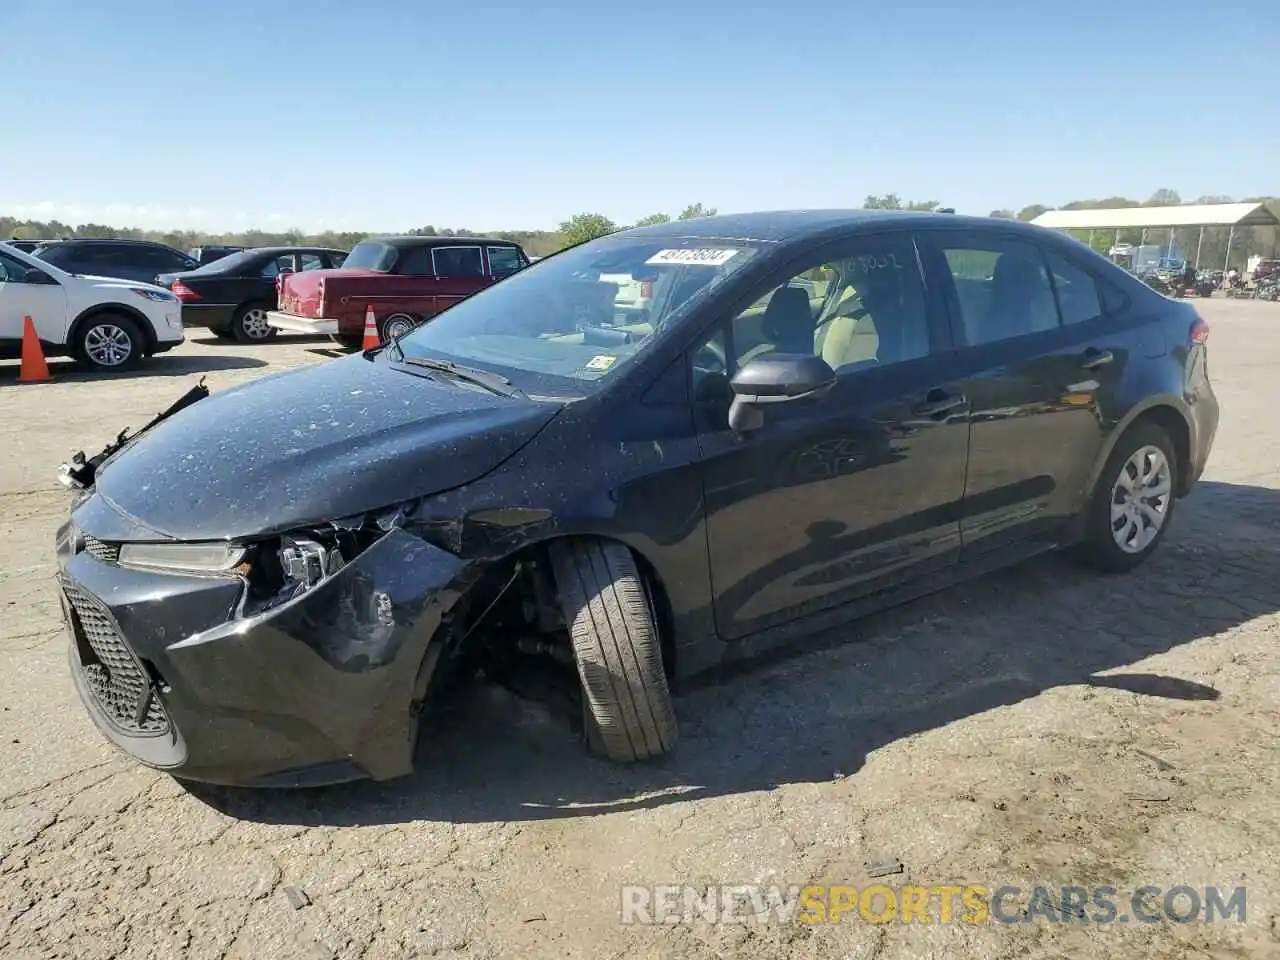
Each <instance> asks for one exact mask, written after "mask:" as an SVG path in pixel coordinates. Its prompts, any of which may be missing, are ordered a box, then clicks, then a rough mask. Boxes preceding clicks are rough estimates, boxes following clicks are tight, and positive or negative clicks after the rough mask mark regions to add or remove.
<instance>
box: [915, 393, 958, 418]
mask: <svg viewBox="0 0 1280 960" xmlns="http://www.w3.org/2000/svg"><path fill="white" fill-rule="evenodd" d="M968 402H969V401H968V399H967V398H966V397H964V396H963V395H962V394H956V393H943V392H942V391H941V390H931V391H929V395H928V397H926V398H925V402H924V403H922V404H920V406H918V407H916V408H914V409H913V410H912V411H911V412H912V413H913V414H914V415H915V416H917V417H940V416H942V415H943V414H944V413H950V412H951V411H952V410H958V409H960V408H961V407H963V406H964V405H965V404H966V403H968Z"/></svg>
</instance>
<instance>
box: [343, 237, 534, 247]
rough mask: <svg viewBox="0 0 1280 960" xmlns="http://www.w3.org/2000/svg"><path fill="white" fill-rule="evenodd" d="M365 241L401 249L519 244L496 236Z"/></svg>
mask: <svg viewBox="0 0 1280 960" xmlns="http://www.w3.org/2000/svg"><path fill="white" fill-rule="evenodd" d="M365 241H377V242H378V243H385V244H387V245H388V246H392V247H396V248H397V249H401V250H403V249H406V248H408V247H458V246H463V247H469V246H474V245H476V244H485V245H487V246H495V247H518V246H520V244H518V243H517V242H516V241H514V240H499V239H498V238H497V237H365V238H364V240H361V241H360V242H361V243H364V242H365Z"/></svg>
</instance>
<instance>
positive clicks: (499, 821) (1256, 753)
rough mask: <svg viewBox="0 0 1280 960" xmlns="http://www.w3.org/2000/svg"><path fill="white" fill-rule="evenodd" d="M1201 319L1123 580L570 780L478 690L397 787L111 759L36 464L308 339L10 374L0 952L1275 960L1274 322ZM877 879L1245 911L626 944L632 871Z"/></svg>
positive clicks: (753, 683)
mask: <svg viewBox="0 0 1280 960" xmlns="http://www.w3.org/2000/svg"><path fill="white" fill-rule="evenodd" d="M1202 309H1203V311H1204V313H1205V315H1206V317H1207V318H1208V319H1209V321H1210V322H1211V323H1212V324H1214V329H1213V334H1212V338H1211V342H1210V350H1211V375H1212V376H1213V378H1214V380H1215V384H1216V389H1217V392H1218V396H1219V399H1220V401H1221V403H1222V415H1223V422H1222V427H1221V430H1220V432H1219V435H1218V440H1217V443H1216V447H1215V450H1214V454H1213V458H1212V460H1211V462H1210V464H1209V469H1208V473H1207V474H1206V476H1205V478H1204V480H1203V481H1202V482H1201V484H1200V486H1199V488H1198V489H1197V490H1196V492H1195V493H1194V494H1193V495H1192V496H1191V497H1190V498H1189V499H1187V500H1186V501H1183V502H1182V503H1181V504H1180V508H1179V512H1178V516H1177V517H1176V518H1175V519H1174V527H1173V529H1172V531H1171V533H1170V536H1169V537H1168V539H1167V540H1166V541H1165V544H1164V545H1163V547H1162V548H1161V550H1160V551H1159V552H1158V553H1157V555H1156V557H1155V558H1154V559H1153V560H1152V561H1151V562H1150V563H1149V564H1148V565H1146V566H1145V567H1144V568H1142V569H1141V570H1140V571H1139V572H1137V573H1135V574H1131V575H1129V576H1127V577H1113V578H1102V577H1098V576H1095V575H1093V574H1090V573H1086V572H1082V571H1080V570H1078V569H1076V568H1075V567H1073V566H1072V565H1070V564H1069V563H1067V562H1066V561H1064V560H1062V559H1059V558H1048V559H1046V560H1044V561H1042V562H1037V563H1034V564H1030V565H1027V566H1025V567H1022V568H1020V569H1017V570H1013V571H1010V572H1007V573H1004V574H1000V575H997V576H994V577H990V578H988V579H986V580H983V581H980V582H977V583H974V584H972V585H969V586H966V587H963V588H958V589H954V590H951V591H948V592H946V593H944V594H940V595H937V596H935V597H932V598H929V599H927V600H925V601H922V602H919V603H916V604H913V605H911V606H908V607H905V608H901V609H898V610H895V611H892V612H890V613H888V614H885V615H881V616H878V617H875V618H873V619H871V620H869V621H866V622H864V623H863V624H861V625H859V627H858V628H857V629H856V630H853V631H849V633H850V636H849V637H847V639H848V640H850V641H854V642H848V643H843V644H839V645H836V646H830V647H827V648H825V649H820V650H817V651H814V652H809V653H806V654H803V655H798V656H795V657H791V658H788V659H786V660H784V661H782V662H780V663H777V664H774V665H772V666H769V667H764V668H759V669H756V670H753V671H750V672H747V673H744V674H742V675H740V676H738V677H735V678H733V679H730V680H728V681H726V682H723V683H720V684H716V685H714V686H705V687H703V688H702V689H699V690H695V691H692V692H689V693H687V694H686V695H685V696H683V697H682V698H681V699H680V700H679V701H678V703H677V709H678V711H679V716H680V721H681V725H682V735H683V741H682V749H681V752H680V755H679V757H678V758H677V759H676V760H675V761H673V762H672V763H670V764H668V765H666V766H662V767H658V768H650V769H645V770H620V769H615V768H612V767H609V766H607V765H604V764H601V763H597V762H595V761H592V760H589V759H586V758H584V757H583V756H582V755H581V753H580V752H579V750H578V748H577V745H576V744H574V743H573V742H571V741H570V740H569V739H568V738H567V735H566V733H565V732H564V731H563V730H561V728H560V727H559V726H558V725H556V724H555V723H554V722H552V721H550V720H549V719H547V718H546V717H544V716H543V715H542V714H541V713H540V712H539V711H538V710H537V709H536V708H534V707H532V706H530V705H526V704H522V703H520V702H518V701H514V700H512V699H510V698H508V697H506V696H504V695H501V694H498V693H496V692H495V693H493V694H492V695H490V696H488V697H486V698H482V699H481V700H478V701H477V702H476V703H475V705H474V707H473V708H471V710H470V712H469V713H468V714H467V715H466V716H460V717H457V718H455V720H452V721H451V722H450V727H449V728H448V729H442V730H441V731H440V732H439V735H438V736H436V735H434V734H430V733H429V734H427V735H426V739H427V740H428V741H429V742H428V743H427V745H426V748H425V758H424V763H425V767H424V769H423V771H422V772H421V773H419V774H418V775H417V776H416V777H413V778H410V779H407V780H404V781H399V782H396V783H391V784H382V785H378V784H359V785H354V786H348V787H341V788H333V789H328V790H323V791H315V792H308V793H292V794H289V793H283V794H249V793H243V792H233V791H221V792H217V793H214V794H211V795H210V796H207V797H205V799H203V800H202V799H197V798H196V797H195V796H194V795H192V794H189V793H187V792H186V791H185V790H184V789H183V788H182V787H180V786H179V785H178V784H177V783H175V782H174V781H173V780H171V779H170V778H168V777H165V776H160V775H157V774H155V773H153V772H150V771H148V770H146V769H145V768H142V767H140V766H139V765H137V764H135V763H134V762H132V761H131V760H129V759H128V758H126V757H123V756H121V755H120V754H118V753H117V752H115V751H114V750H113V749H112V748H111V747H109V746H108V745H107V744H106V742H105V741H104V740H103V739H102V737H100V736H99V735H98V733H97V731H96V730H94V729H93V727H92V725H91V724H90V722H89V720H88V718H87V717H86V715H85V714H84V712H83V710H82V709H81V707H80V704H79V702H78V701H77V699H76V697H75V694H74V691H73V689H72V686H71V683H70V680H69V678H68V676H67V667H66V660H65V650H66V645H65V640H64V638H63V634H62V631H61V625H60V618H59V615H58V604H57V598H56V595H55V591H54V586H53V583H52V579H51V578H52V573H53V560H52V534H53V531H54V528H55V526H56V524H57V522H58V520H59V518H60V517H61V516H62V515H63V514H64V512H65V510H66V506H67V500H68V496H67V494H66V493H65V492H64V491H62V490H61V489H60V488H59V487H57V486H56V485H55V484H54V482H53V471H54V468H55V467H56V465H57V464H58V463H59V462H60V461H61V460H63V459H65V458H66V457H67V456H68V455H69V454H70V453H72V452H73V451H74V450H75V449H77V448H79V447H83V448H84V449H86V450H89V451H96V450H97V449H99V448H100V447H101V445H102V444H103V443H105V442H106V441H107V440H108V439H109V438H110V436H111V435H112V434H113V433H115V432H116V431H118V430H119V429H120V428H121V427H124V426H126V425H130V424H131V425H133V426H139V425H141V424H142V423H143V422H145V420H147V419H149V418H150V417H151V416H152V415H154V414H155V413H157V412H158V411H159V410H161V409H162V408H163V407H164V406H166V405H167V404H168V403H169V402H170V400H171V399H173V398H175V397H176V396H177V395H178V394H180V393H181V392H182V391H183V390H185V389H186V388H187V387H189V386H190V385H192V384H193V383H194V382H195V380H196V378H197V377H198V375H200V374H207V376H208V382H209V384H210V386H211V387H212V388H213V389H215V390H217V389H218V388H221V387H225V386H228V385H230V384H232V383H236V382H239V381H243V380H246V379H250V378H253V377H255V376H259V375H261V374H263V373H266V372H268V371H269V370H271V369H278V368H280V367H282V366H288V365H297V364H303V363H311V362H317V361H319V360H320V359H322V357H323V356H324V355H326V353H327V351H326V350H325V348H324V345H323V344H319V343H305V342H299V341H284V340H282V341H280V342H279V343H275V344H271V345H267V346H262V347H254V348H238V347H235V346H229V345H227V344H224V343H221V342H216V341H206V340H205V339H204V338H203V336H202V333H201V332H200V331H193V334H194V338H195V339H194V342H191V343H188V344H187V345H185V346H184V347H183V348H182V349H181V350H179V351H177V352H176V353H174V354H172V355H169V356H167V357H163V358H159V359H157V360H155V361H154V362H153V364H152V366H151V367H150V368H149V369H147V370H145V371H144V372H143V373H142V374H141V375H138V376H134V377H130V378H127V379H97V380H94V379H92V378H85V377H77V376H72V375H71V374H70V371H69V368H67V367H65V366H64V365H63V364H62V363H61V362H58V361H54V362H53V363H52V366H53V371H54V378H55V382H54V383H52V384H48V385H30V386H28V385H19V384H17V383H16V377H17V370H16V365H14V364H0V414H2V417H0V424H3V429H4V431H5V435H4V437H3V438H2V439H0V445H2V446H3V448H4V449H6V450H8V451H10V454H9V456H7V457H4V458H0V503H3V507H4V509H3V519H0V610H3V615H2V616H0V657H2V658H3V660H2V662H3V667H4V668H3V670H0V705H2V706H3V711H2V712H0V956H4V957H5V958H11V960H17V958H26V957H31V958H37V957H39V958H45V957H77V958H81V957H84V958H89V957H95V958H99V957H100V958H113V957H137V958H140V960H141V958H147V960H152V958H165V957H192V958H206V957H208V958H224V957H225V958H241V957H243V958H254V960H261V958H272V960H276V958H279V960H292V958H311V960H325V958H331V957H343V958H346V957H364V958H368V960H374V958H384V957H408V956H432V955H435V956H457V957H464V956H465V957H495V958H496V957H556V958H606V957H672V958H675V957H680V958H701V957H708V958H710V957H719V958H729V957H735V958H736V957H742V958H747V957H750V958H753V960H768V958H772V957H799V958H850V960H852V958H859V960H869V958H872V957H875V958H878V960H891V958H923V957H932V956H937V957H944V956H946V957H993V958H995V957H998V958H1006V957H1007V958H1013V957H1063V958H1066V957H1072V958H1076V957H1079V958H1084V957H1088V958H1090V960H1102V958H1109V957H1126V958H1128V957H1143V958H1156V957H1170V958H1174V957H1176V958H1189V957H1208V956H1214V957H1265V956H1273V955H1280V920H1277V919H1276V915H1277V914H1280V858H1277V856H1276V851H1277V850H1280V800H1278V799H1277V793H1276V784H1277V778H1278V777H1280V750H1278V749H1277V746H1276V736H1275V730H1276V723H1277V720H1278V719H1280V655H1278V654H1277V650H1276V642H1277V640H1278V639H1280V617H1278V616H1277V610H1278V609H1280V576H1278V575H1277V573H1276V570H1275V561H1276V559H1277V557H1280V540H1278V539H1277V532H1278V531H1280V509H1278V508H1280V426H1277V423H1276V421H1275V419H1274V417H1275V412H1276V410H1277V409H1280V378H1276V379H1272V378H1273V377H1276V375H1277V372H1280V304H1270V303H1258V304H1254V303H1248V302H1239V301H1227V300H1221V301H1212V302H1208V303H1204V304H1203V305H1202ZM269 415H270V412H269V411H263V416H269ZM454 723H456V728H455V726H454ZM1135 798H1137V799H1135ZM1268 850H1270V851H1271V853H1267V851H1268ZM884 857H892V858H897V859H898V860H900V861H901V862H902V863H903V864H904V873H903V874H902V875H899V876H896V877H891V878H889V879H888V880H887V881H884V882H888V883H891V884H894V885H897V884H900V883H921V884H926V885H933V884H944V883H954V884H966V883H976V884H985V885H987V886H989V887H992V888H994V887H997V886H999V885H1001V884H1015V885H1020V886H1022V887H1024V888H1026V889H1030V888H1031V887H1032V886H1033V885H1035V884H1036V883H1043V884H1049V885H1053V886H1055V887H1056V886H1058V885H1061V884H1063V883H1079V884H1085V885H1088V884H1109V885H1112V886H1114V887H1117V888H1119V889H1120V890H1121V891H1125V890H1132V889H1134V888H1136V887H1139V886H1143V885H1148V884H1149V885H1154V886H1159V887H1162V888H1169V887H1172V886H1174V885H1178V884H1188V885H1190V886H1193V887H1200V888H1203V887H1204V886H1205V885H1210V884H1216V885H1218V886H1219V887H1235V886H1237V885H1244V886H1246V887H1247V891H1248V893H1247V918H1246V922H1245V923H1243V924H1241V923H1236V922H1222V921H1218V922H1217V923H1213V924H1204V923H1190V924H1182V925H1179V924H1174V923H1168V922H1165V923H1160V924H1156V925H1147V924H1128V925H1112V926H1110V927H1103V926H1098V925H1096V924H1095V925H1086V924H1082V923H1080V922H1075V923H1065V924H1053V923H1048V922H1045V921H1035V922H1030V923H1023V924H1014V925H1006V924H998V923H988V924H982V925H976V926H975V925H966V924H950V925H944V924H936V923H935V924H931V925H921V924H900V923H892V924H888V925H873V924H869V923H866V922H864V921H862V920H859V919H857V918H856V914H855V915H853V916H851V917H849V918H846V920H845V921H844V922H842V923H839V924H827V925H820V926H816V927H807V926H804V925H789V924H770V925H752V924H747V925H733V924H726V925H716V926H712V925H708V924H689V925H679V926H669V927H655V926H623V925H621V924H620V923H619V896H620V893H619V891H620V888H621V886H622V885H624V884H660V883H668V882H688V883H708V882H712V881H715V882H723V883H743V882H752V881H759V880H769V879H770V878H772V879H773V880H774V881H777V882H782V883H789V882H794V883H808V882H822V883H849V884H854V885H857V886H862V885H864V884H866V883H867V882H868V879H867V874H866V870H865V867H864V864H865V863H866V862H867V861H868V860H871V859H876V858H884ZM294 887H296V888H299V889H301V890H303V891H305V894H306V899H308V900H309V901H310V902H309V903H308V904H306V905H303V906H301V907H300V908H295V906H294V904H293V903H292V902H291V899H290V893H292V892H293V891H291V890H290V888H294Z"/></svg>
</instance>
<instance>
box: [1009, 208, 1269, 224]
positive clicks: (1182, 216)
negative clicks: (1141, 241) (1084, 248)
mask: <svg viewBox="0 0 1280 960" xmlns="http://www.w3.org/2000/svg"><path fill="white" fill-rule="evenodd" d="M1031 222H1032V223H1034V224H1036V225H1037V226H1041V227H1050V228H1052V229H1054V230H1114V229H1118V228H1124V227H1275V226H1280V217H1277V216H1276V215H1275V214H1274V213H1272V212H1271V209H1270V208H1269V207H1268V206H1267V205H1266V204H1265V203H1188V204H1180V205H1178V206H1168V207H1112V208H1110V209H1106V210H1048V211H1046V212H1045V213H1042V214H1040V216H1038V217H1036V218H1035V219H1034V220H1032V221H1031Z"/></svg>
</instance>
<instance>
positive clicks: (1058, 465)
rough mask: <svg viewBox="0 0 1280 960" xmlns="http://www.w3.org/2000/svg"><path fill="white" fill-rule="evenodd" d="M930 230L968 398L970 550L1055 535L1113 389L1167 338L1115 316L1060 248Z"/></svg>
mask: <svg viewBox="0 0 1280 960" xmlns="http://www.w3.org/2000/svg"><path fill="white" fill-rule="evenodd" d="M921 237H922V239H921V249H922V253H923V255H924V259H925V263H926V269H927V275H928V277H929V282H930V284H931V286H933V287H934V288H936V289H938V290H940V291H941V292H942V293H943V296H944V299H945V301H946V303H947V306H948V312H949V315H950V318H951V329H952V335H953V338H954V340H955V342H956V346H957V353H956V367H955V371H956V374H957V376H958V377H959V378H960V380H961V387H960V389H961V390H962V392H963V393H964V394H965V395H966V396H967V397H968V398H969V401H970V445H969V466H968V474H967V478H966V482H965V492H964V510H963V516H962V519H961V536H962V539H963V542H964V557H965V558H969V557H972V556H974V555H978V554H981V553H983V552H985V551H987V550H991V549H995V548H997V547H1000V546H1003V545H1006V544H1009V543H1011V542H1014V541H1018V540H1022V539H1027V538H1046V539H1054V538H1056V537H1057V536H1058V535H1059V532H1060V526H1061V523H1062V521H1064V520H1066V519H1067V518H1069V517H1071V516H1072V515H1074V514H1075V513H1076V511H1077V510H1078V509H1079V508H1080V505H1081V497H1082V491H1083V487H1084V484H1085V482H1086V477H1087V475H1088V472H1089V470H1090V468H1091V467H1092V465H1093V462H1094V458H1095V457H1096V455H1097V453H1098V451H1099V450H1100V449H1101V444H1102V442H1103V439H1104V437H1103V427H1102V425H1101V424H1102V419H1101V415H1100V408H1101V406H1102V405H1103V402H1104V401H1105V398H1106V395H1107V394H1108V392H1109V391H1110V390H1111V389H1112V386H1113V385H1114V384H1115V383H1116V382H1117V379H1118V377H1119V376H1120V374H1121V372H1122V370H1123V368H1124V367H1125V366H1126V365H1127V364H1129V363H1132V362H1133V361H1134V360H1135V359H1136V357H1135V354H1137V355H1141V354H1143V353H1147V352H1151V351H1153V350H1154V351H1158V350H1159V349H1161V347H1162V345H1158V344H1151V345H1149V346H1148V345H1144V344H1142V343H1141V342H1140V337H1139V338H1138V339H1137V340H1135V339H1134V337H1133V335H1132V332H1126V331H1125V330H1124V329H1122V328H1121V326H1120V325H1118V324H1116V323H1115V322H1113V317H1112V316H1111V314H1113V313H1114V312H1115V311H1116V310H1118V309H1120V300H1119V299H1117V298H1121V297H1122V295H1121V294H1119V293H1116V292H1113V291H1112V290H1111V288H1109V287H1108V286H1106V285H1105V284H1104V283H1103V282H1102V281H1101V280H1100V279H1099V278H1098V277H1097V276H1096V275H1095V274H1093V273H1092V271H1091V270H1089V269H1088V268H1085V267H1083V266H1081V264H1080V262H1078V261H1074V260H1073V259H1072V258H1070V257H1069V256H1067V255H1065V254H1063V253H1062V252H1061V250H1059V249H1058V248H1057V246H1056V245H1055V246H1052V247H1050V246H1047V245H1041V244H1038V243H1035V242H1033V241H1030V240H1028V239H1027V238H1026V237H1025V236H1019V235H1013V234H1009V233H1003V232H1000V231H994V230H993V231H987V230H981V229H977V230H963V231H950V230H948V231H928V232H924V233H922V235H921Z"/></svg>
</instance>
